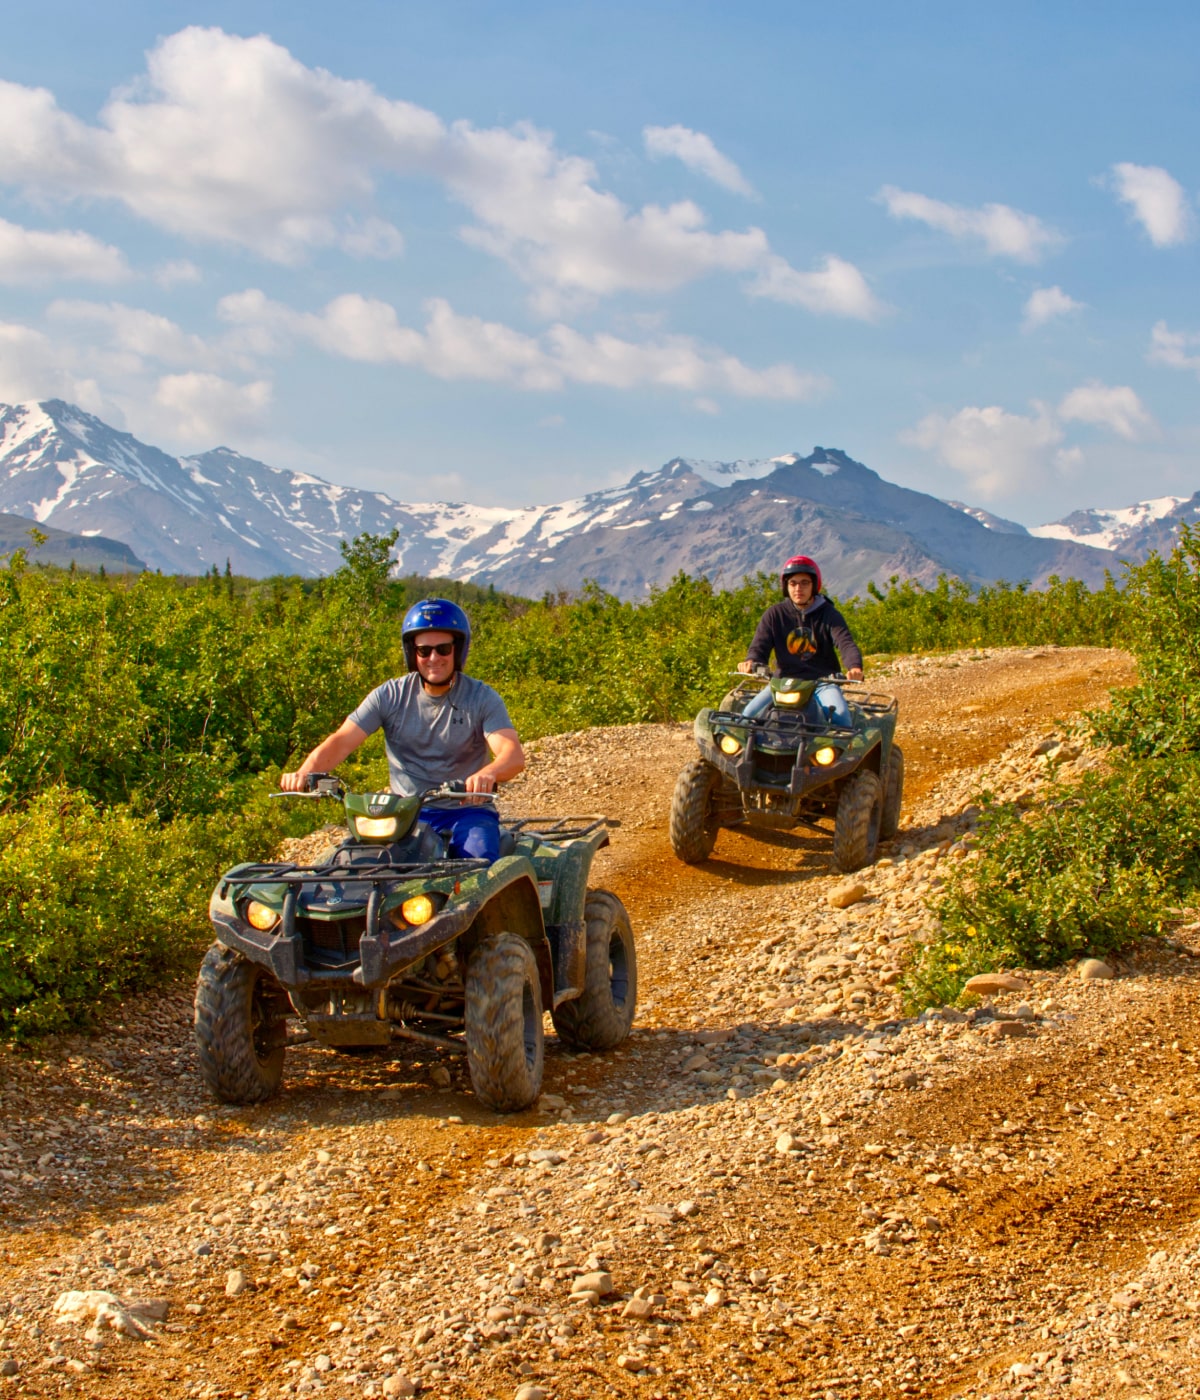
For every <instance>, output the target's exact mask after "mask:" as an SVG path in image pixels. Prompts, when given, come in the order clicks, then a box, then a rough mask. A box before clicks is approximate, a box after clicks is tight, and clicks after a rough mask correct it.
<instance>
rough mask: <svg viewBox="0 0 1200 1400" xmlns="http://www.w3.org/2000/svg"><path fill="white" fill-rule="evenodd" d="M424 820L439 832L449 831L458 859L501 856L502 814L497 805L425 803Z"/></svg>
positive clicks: (440, 834) (485, 858)
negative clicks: (434, 804) (437, 805)
mask: <svg viewBox="0 0 1200 1400" xmlns="http://www.w3.org/2000/svg"><path fill="white" fill-rule="evenodd" d="M421 820H422V821H423V822H428V824H429V825H430V826H431V827H433V829H434V831H436V832H437V833H438V835H439V836H444V835H445V834H446V833H447V832H449V834H450V855H451V857H452V858H454V859H456V860H461V859H463V858H464V857H465V858H467V859H470V860H499V859H500V814H499V813H498V812H497V811H496V809H495V808H494V807H422V808H421Z"/></svg>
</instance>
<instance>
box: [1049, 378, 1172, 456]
mask: <svg viewBox="0 0 1200 1400" xmlns="http://www.w3.org/2000/svg"><path fill="white" fill-rule="evenodd" d="M1058 416H1059V418H1061V419H1062V420H1063V421H1064V422H1076V423H1091V424H1094V425H1095V426H1097V427H1101V428H1108V429H1109V431H1110V432H1114V433H1116V435H1117V436H1118V437H1123V438H1125V439H1126V440H1127V441H1128V442H1136V441H1137V440H1138V438H1140V437H1142V436H1144V435H1145V434H1147V433H1150V432H1153V431H1154V429H1155V427H1156V424H1155V422H1154V419H1153V418H1152V417H1151V415H1150V414H1149V413H1148V412H1147V410H1146V407H1145V405H1144V404H1143V403H1142V401H1141V399H1139V398H1138V396H1137V394H1136V393H1134V391H1133V390H1132V389H1131V388H1130V387H1129V386H1128V385H1127V384H1116V385H1108V384H1100V383H1098V382H1096V381H1095V380H1093V381H1092V382H1091V383H1090V384H1081V385H1080V386H1079V387H1078V388H1077V389H1072V390H1071V392H1070V393H1069V394H1067V396H1066V397H1065V398H1064V399H1063V401H1062V402H1061V403H1060V404H1059V406H1058Z"/></svg>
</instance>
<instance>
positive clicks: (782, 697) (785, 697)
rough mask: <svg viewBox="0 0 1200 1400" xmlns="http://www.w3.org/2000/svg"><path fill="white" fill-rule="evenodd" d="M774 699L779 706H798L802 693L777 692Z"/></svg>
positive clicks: (791, 691)
mask: <svg viewBox="0 0 1200 1400" xmlns="http://www.w3.org/2000/svg"><path fill="white" fill-rule="evenodd" d="M772 698H773V699H774V701H775V703H776V704H777V705H798V704H799V703H800V692H799V691H798V690H777V691H776V692H775V694H774V696H773V697H772Z"/></svg>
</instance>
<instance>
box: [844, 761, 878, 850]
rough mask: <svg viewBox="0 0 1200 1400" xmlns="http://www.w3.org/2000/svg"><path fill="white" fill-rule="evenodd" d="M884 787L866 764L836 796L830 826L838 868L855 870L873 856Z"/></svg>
mask: <svg viewBox="0 0 1200 1400" xmlns="http://www.w3.org/2000/svg"><path fill="white" fill-rule="evenodd" d="M882 816H883V789H882V788H881V787H880V785H879V779H878V777H877V776H876V775H875V774H874V773H872V772H871V770H870V769H869V768H860V769H859V770H858V772H857V773H855V774H854V775H853V776H852V777H851V778H848V779H847V781H846V786H845V787H844V788H843V789H842V794H841V796H840V797H839V798H838V805H837V820H836V824H835V826H834V829H833V860H834V864H835V865H836V866H837V868H838V869H839V870H845V871H850V870H858V869H859V868H860V867H861V866H864V865H868V864H869V863H870V862H871V861H873V860H874V859H875V848H876V846H878V844H879V823H880V819H881V817H882Z"/></svg>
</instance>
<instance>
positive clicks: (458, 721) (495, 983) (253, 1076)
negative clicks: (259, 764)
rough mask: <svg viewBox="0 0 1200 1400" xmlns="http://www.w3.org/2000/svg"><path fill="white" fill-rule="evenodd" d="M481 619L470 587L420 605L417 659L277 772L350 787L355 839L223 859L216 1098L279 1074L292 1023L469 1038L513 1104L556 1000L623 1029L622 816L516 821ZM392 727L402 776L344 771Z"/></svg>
mask: <svg viewBox="0 0 1200 1400" xmlns="http://www.w3.org/2000/svg"><path fill="white" fill-rule="evenodd" d="M470 640H471V625H470V622H469V621H468V620H467V616H466V614H465V613H464V612H463V611H462V609H461V608H458V607H456V606H455V604H453V603H450V602H447V601H446V600H445V599H442V598H434V599H427V600H425V601H424V602H421V603H418V604H416V606H415V607H413V608H411V609H410V610H409V612H408V613H407V615H406V616H405V619H404V625H403V641H404V654H405V659H406V660H407V662H408V664H409V667H410V674H408V675H406V676H404V677H401V678H398V679H394V680H390V681H385V682H384V684H383V685H381V686H380V687H378V689H376V690H374V691H372V692H371V694H370V695H368V696H367V698H366V699H365V700H364V701H363V703H362V704H361V705H359V707H358V708H357V709H356V710H355V711H354V712H353V714H351V715H350V716H349V718H348V719H347V720H346V721H345V723H344V724H343V725H342V726H341V727H340V728H339V729H337V730H336V731H335V732H334V733H333V734H331V735H329V736H328V738H326V739H324V740H323V741H322V742H321V743H320V744H318V745H317V746H316V748H315V749H314V750H313V751H312V753H310V754H309V755H308V757H307V758H306V759H305V760H304V762H303V763H302V764H301V765H300V767H299V768H298V769H296V771H295V772H291V773H285V774H284V775H283V777H282V778H281V780H280V785H281V787H283V789H284V790H285V791H286V792H288V793H297V794H302V795H305V796H309V797H313V798H333V799H336V800H338V801H339V802H341V804H342V806H343V810H344V814H345V820H346V824H347V828H348V830H347V837H346V839H345V840H344V841H342V842H341V844H340V845H339V846H338V847H337V848H336V849H335V850H334V851H332V852H331V853H329V854H327V855H325V856H323V857H322V858H320V860H318V861H317V862H316V863H314V864H295V863H292V862H289V861H286V860H282V861H281V860H273V861H272V860H268V861H252V862H243V863H241V864H238V865H236V866H234V867H232V868H231V869H230V870H227V871H226V872H225V873H224V874H223V875H222V876H221V878H220V880H219V881H218V883H217V887H216V889H215V890H214V891H213V895H212V898H211V900H210V901H209V917H210V919H211V920H212V925H213V932H214V934H215V941H214V943H213V944H212V946H211V947H210V948H209V950H208V952H207V954H206V955H205V957H204V960H203V962H202V963H201V966H200V971H199V975H198V977H197V983H196V999H195V1035H196V1058H197V1065H198V1068H199V1071H200V1076H201V1078H202V1079H203V1081H204V1083H205V1084H206V1085H207V1086H208V1088H209V1089H210V1090H211V1091H212V1092H213V1093H214V1094H215V1095H216V1096H217V1098H219V1099H221V1100H222V1101H223V1102H225V1103H257V1102H260V1101H261V1100H263V1099H266V1098H269V1097H270V1096H271V1095H272V1094H274V1093H275V1092H276V1091H277V1090H278V1088H279V1086H280V1083H281V1079H282V1075H283V1063H284V1053H285V1051H286V1049H287V1048H288V1046H290V1045H294V1044H303V1043H306V1042H309V1041H315V1042H317V1043H318V1044H321V1045H326V1046H329V1047H331V1048H332V1049H334V1050H340V1051H359V1050H364V1049H370V1048H371V1047H384V1046H387V1045H390V1044H391V1043H392V1042H394V1041H396V1040H410V1041H416V1042H418V1043H419V1044H422V1045H424V1046H427V1047H437V1048H439V1049H441V1050H443V1051H446V1052H449V1053H452V1054H456V1055H464V1056H465V1057H466V1060H467V1067H468V1070H469V1073H470V1078H471V1084H472V1086H473V1088H474V1090H475V1093H476V1094H477V1095H478V1097H479V1098H480V1100H481V1101H482V1102H483V1103H485V1104H487V1105H489V1106H490V1107H491V1108H494V1109H497V1110H499V1111H501V1112H513V1111H517V1110H520V1109H523V1108H527V1107H528V1106H529V1105H530V1104H531V1103H533V1102H534V1101H535V1100H536V1098H537V1096H538V1094H539V1093H540V1092H541V1084H542V1072H543V1041H544V1026H543V1012H544V1011H549V1013H550V1015H551V1018H552V1020H553V1022H554V1027H555V1029H556V1030H557V1032H558V1035H559V1039H560V1040H561V1041H562V1042H563V1043H564V1044H566V1045H572V1046H578V1047H581V1048H584V1049H588V1050H606V1049H611V1048H612V1047H613V1046H615V1045H618V1044H620V1042H621V1041H622V1040H624V1039H625V1037H626V1036H627V1035H628V1034H629V1030H630V1027H631V1025H632V1023H633V1017H634V1011H635V1007H636V1003H637V952H636V948H635V945H634V937H633V930H632V928H631V926H630V922H629V916H628V915H627V914H626V912H625V909H624V906H623V905H622V904H621V901H620V900H619V899H618V898H617V897H616V895H614V894H611V893H609V892H608V891H606V890H601V889H594V888H593V887H592V886H591V885H590V884H589V876H590V873H591V868H592V862H593V859H594V857H595V855H596V852H597V851H599V850H600V849H601V848H602V847H603V846H607V845H608V841H609V836H608V831H609V826H610V823H609V822H608V820H607V819H606V818H604V817H600V816H595V817H572V816H566V817H521V818H508V819H506V820H505V822H504V825H503V827H502V828H501V826H500V824H499V817H498V814H497V812H496V810H495V807H494V806H493V805H492V794H493V792H494V791H495V787H496V784H497V783H498V782H502V781H504V780H505V779H507V778H512V777H515V776H516V774H518V773H519V772H520V771H521V769H522V768H523V767H524V766H525V757H524V754H523V752H522V749H521V744H520V740H519V739H518V738H517V734H516V730H515V729H513V727H512V722H511V720H510V719H509V717H508V712H507V710H506V709H505V707H504V703H503V702H502V701H501V699H500V697H499V696H498V695H497V694H496V692H495V691H494V690H492V689H491V688H490V687H488V686H486V685H483V684H482V683H481V682H479V681H476V680H473V679H471V678H470V677H469V676H467V675H465V674H464V673H463V670H462V667H463V664H464V662H465V661H466V659H467V652H468V648H469V645H470ZM379 728H382V729H383V731H384V736H385V740H386V748H387V756H388V764H389V768H390V773H391V788H392V790H391V791H387V792H351V791H348V790H347V789H346V787H345V784H344V783H343V782H342V781H341V779H340V778H338V777H337V776H336V775H335V774H333V773H332V772H331V771H330V770H331V769H332V768H333V767H334V766H335V765H336V764H337V763H339V762H341V761H342V760H343V759H345V758H346V756H347V755H348V754H350V753H352V752H353V751H354V750H355V749H356V748H358V746H359V745H360V744H361V743H362V742H363V740H364V739H366V737H367V736H368V735H369V734H371V733H373V732H374V731H375V730H376V729H379ZM489 750H490V754H489ZM611 825H614V826H615V825H617V823H615V822H614V823H611ZM443 838H446V839H445V840H443ZM447 845H448V847H449V849H447Z"/></svg>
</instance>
